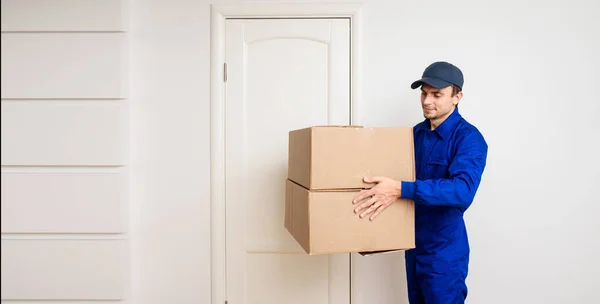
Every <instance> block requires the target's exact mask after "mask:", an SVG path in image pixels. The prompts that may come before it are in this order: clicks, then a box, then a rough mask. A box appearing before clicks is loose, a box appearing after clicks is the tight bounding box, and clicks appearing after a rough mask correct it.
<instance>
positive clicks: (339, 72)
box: [225, 19, 350, 304]
mask: <svg viewBox="0 0 600 304" xmlns="http://www.w3.org/2000/svg"><path fill="white" fill-rule="evenodd" d="M349 26H350V25H349V20H347V19H332V20H327V19H259V20H228V21H227V22H226V35H227V37H226V41H225V44H226V62H227V82H226V84H225V87H226V92H225V95H226V97H225V98H226V106H225V113H226V117H225V120H226V128H225V129H226V131H225V138H226V146H225V147H226V148H225V150H226V155H225V162H226V165H225V166H226V181H225V182H226V238H227V240H226V246H227V248H226V250H227V257H226V263H227V299H228V301H229V303H232V304H233V303H235V304H241V303H261V304H269V303H278V304H279V303H323V304H325V303H335V304H342V303H344V304H347V303H349V293H350V290H349V288H350V286H349V262H348V255H347V254H336V255H324V256H308V255H307V254H305V253H304V251H303V250H302V248H301V247H300V246H299V245H298V244H297V243H296V241H295V240H294V239H293V237H292V236H291V235H290V234H289V233H288V232H287V230H285V228H284V226H283V220H284V206H285V204H284V200H285V180H286V177H287V156H288V132H289V131H290V130H292V129H298V128H304V127H308V126H312V125H347V124H348V123H349V117H350V41H349V36H350V33H349ZM296 296H302V297H303V298H297V297H296Z"/></svg>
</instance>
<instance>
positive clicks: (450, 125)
mask: <svg viewBox="0 0 600 304" xmlns="http://www.w3.org/2000/svg"><path fill="white" fill-rule="evenodd" d="M461 119H462V116H461V115H460V113H459V112H458V107H456V108H455V109H454V111H453V112H452V114H450V116H448V118H446V120H444V121H443V122H442V124H441V125H439V126H438V127H437V128H435V130H433V132H435V133H436V134H437V135H439V136H440V137H441V138H442V139H444V138H447V137H449V136H450V133H451V132H452V130H454V127H456V125H457V124H458V122H459V121H460V120H461ZM416 129H417V131H419V132H422V131H429V130H431V122H430V121H429V119H425V121H423V123H421V124H420V125H419V126H418V127H417V128H416Z"/></svg>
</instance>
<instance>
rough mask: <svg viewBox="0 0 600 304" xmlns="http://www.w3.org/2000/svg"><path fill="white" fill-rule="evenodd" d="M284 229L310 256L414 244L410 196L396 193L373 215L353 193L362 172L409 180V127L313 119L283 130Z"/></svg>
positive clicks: (411, 164) (412, 177)
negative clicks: (364, 212) (313, 123)
mask: <svg viewBox="0 0 600 304" xmlns="http://www.w3.org/2000/svg"><path fill="white" fill-rule="evenodd" d="M288 157H289V159H288V178H287V181H286V201H285V204H286V205H285V224H284V226H285V228H286V229H287V230H288V231H289V232H290V234H291V235H292V236H293V237H294V238H295V239H296V241H297V242H298V243H299V244H300V245H301V246H302V248H303V249H304V250H305V251H306V253H308V254H310V255H316V254H329V253H348V252H358V253H361V254H364V255H366V254H373V253H380V252H389V251H396V250H406V249H410V248H414V246H415V241H414V203H413V202H412V201H410V200H406V199H399V200H397V201H395V202H394V203H393V204H392V205H390V207H388V208H387V209H386V210H384V211H383V212H382V213H381V214H379V216H377V217H376V218H375V219H374V220H373V221H370V220H369V219H368V218H362V219H361V218H360V217H359V216H358V214H355V213H354V211H353V210H354V208H356V206H357V205H353V204H352V200H353V199H354V198H355V197H356V196H358V194H359V193H360V191H361V190H364V189H367V188H370V187H372V186H373V184H367V183H365V182H364V181H363V178H364V177H365V176H369V175H370V176H386V177H389V178H392V179H394V180H399V181H400V180H406V181H414V180H415V161H414V145H413V133H412V128H364V127H360V126H347V127H345V126H317V127H310V128H305V129H299V130H293V131H290V132H289V155H288Z"/></svg>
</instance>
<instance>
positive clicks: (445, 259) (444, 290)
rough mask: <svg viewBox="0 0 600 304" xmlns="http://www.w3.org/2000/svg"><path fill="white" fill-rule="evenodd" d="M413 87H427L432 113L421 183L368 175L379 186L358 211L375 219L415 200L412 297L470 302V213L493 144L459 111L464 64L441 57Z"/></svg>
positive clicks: (444, 303) (409, 262)
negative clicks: (395, 204)
mask: <svg viewBox="0 0 600 304" xmlns="http://www.w3.org/2000/svg"><path fill="white" fill-rule="evenodd" d="M411 87H412V89H416V88H418V87H421V105H422V108H423V115H424V116H425V120H424V121H422V122H421V123H419V124H417V125H416V126H415V127H414V129H413V130H414V143H415V158H416V159H415V161H416V177H417V178H416V181H414V182H411V181H395V180H392V179H390V178H387V177H378V176H376V177H365V181H366V182H369V183H375V185H374V186H373V188H371V189H369V190H366V191H363V192H362V193H361V194H360V195H359V196H357V197H356V199H355V200H354V203H355V204H357V203H359V202H361V201H364V202H363V203H362V204H360V205H359V206H357V207H356V208H355V212H357V213H360V217H361V218H365V217H369V219H371V220H373V219H375V217H376V216H377V215H378V214H379V213H380V212H382V211H384V210H385V208H387V207H388V206H389V205H390V204H392V203H393V202H394V201H395V200H396V199H397V198H399V197H402V198H407V199H411V200H413V201H414V202H415V232H416V236H415V237H416V238H415V242H416V248H415V249H412V250H407V251H406V253H405V259H406V275H407V281H408V295H409V302H410V303H411V304H455V303H464V301H465V298H466V297H467V286H466V283H465V280H466V278H467V272H468V265H469V252H470V250H469V241H468V237H467V230H466V227H465V223H464V221H463V214H464V212H465V211H466V210H467V208H468V207H469V206H470V205H471V203H472V202H473V199H474V197H475V193H476V192H477V189H478V187H479V184H480V181H481V176H482V174H483V171H484V168H485V165H486V158H487V149H488V147H487V143H486V141H485V139H484V137H483V136H482V134H481V133H480V132H479V131H478V129H477V128H476V127H474V126H473V125H471V124H470V123H469V122H467V121H466V120H465V119H464V118H463V117H462V116H461V115H460V114H459V112H458V103H459V102H460V100H461V98H462V87H463V74H462V72H461V70H460V69H459V68H457V67H456V66H454V65H452V64H450V63H447V62H435V63H433V64H431V65H430V66H428V67H427V68H426V69H425V71H424V72H423V75H422V78H421V79H419V80H417V81H415V82H414V83H413V84H412V86H411ZM365 199H366V200H365Z"/></svg>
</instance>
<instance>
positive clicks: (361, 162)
mask: <svg viewBox="0 0 600 304" xmlns="http://www.w3.org/2000/svg"><path fill="white" fill-rule="evenodd" d="M288 153H289V155H288V179H290V180H292V181H294V182H296V183H297V184H299V185H301V186H303V187H305V188H307V189H311V190H327V189H363V188H370V187H372V186H373V185H372V184H367V183H365V182H364V181H363V178H364V177H365V176H368V175H371V176H385V177H389V178H392V179H395V180H406V181H414V180H415V165H414V147H413V131H412V128H364V127H361V126H316V127H310V128H304V129H299V130H293V131H290V132H289V151H288Z"/></svg>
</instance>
